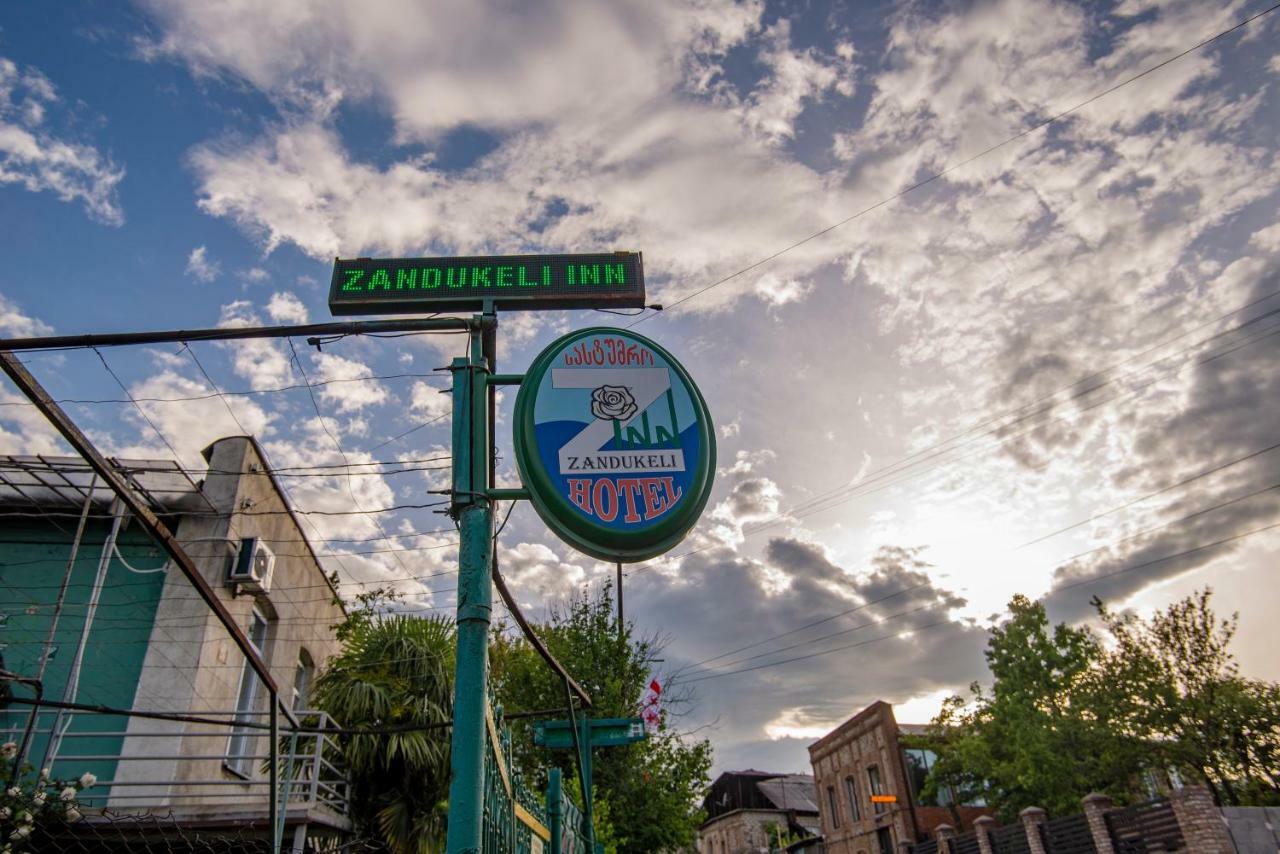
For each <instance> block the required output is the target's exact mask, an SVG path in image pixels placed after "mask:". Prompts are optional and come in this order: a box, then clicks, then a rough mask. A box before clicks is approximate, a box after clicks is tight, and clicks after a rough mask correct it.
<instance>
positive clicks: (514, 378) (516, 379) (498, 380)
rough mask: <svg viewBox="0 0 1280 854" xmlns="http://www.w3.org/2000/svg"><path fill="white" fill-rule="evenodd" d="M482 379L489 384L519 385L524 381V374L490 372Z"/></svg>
mask: <svg viewBox="0 0 1280 854" xmlns="http://www.w3.org/2000/svg"><path fill="white" fill-rule="evenodd" d="M484 381H485V382H486V383H488V384H489V385H520V383H522V382H524V374H490V375H489V376H487V377H485V378H484Z"/></svg>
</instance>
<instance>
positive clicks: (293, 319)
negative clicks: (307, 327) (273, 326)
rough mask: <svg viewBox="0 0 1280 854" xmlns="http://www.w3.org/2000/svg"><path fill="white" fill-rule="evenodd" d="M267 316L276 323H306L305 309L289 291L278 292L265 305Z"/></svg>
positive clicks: (300, 301)
mask: <svg viewBox="0 0 1280 854" xmlns="http://www.w3.org/2000/svg"><path fill="white" fill-rule="evenodd" d="M267 314H268V315H270V317H271V319H272V320H274V321H275V322H276V323H306V322H307V320H308V315H307V307H306V306H305V305H303V304H302V300H300V299H298V297H297V296H296V295H295V294H294V293H293V292H291V291H278V292H276V293H274V294H272V295H271V300H270V302H268V303H267Z"/></svg>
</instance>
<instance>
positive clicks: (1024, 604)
mask: <svg viewBox="0 0 1280 854" xmlns="http://www.w3.org/2000/svg"><path fill="white" fill-rule="evenodd" d="M1009 611H1010V619H1009V621H1008V622H1007V623H1005V624H1004V625H1002V626H999V627H997V628H995V629H993V630H992V632H991V637H990V638H989V639H988V641H987V653H986V657H987V664H988V666H989V667H990V668H991V675H992V677H993V678H994V681H993V684H992V688H991V691H990V693H986V692H984V691H983V690H982V688H981V687H980V686H979V685H977V684H976V683H975V684H974V685H973V686H972V687H971V689H970V690H971V691H972V697H971V698H970V699H969V700H968V701H966V700H964V699H961V698H959V697H955V698H952V699H951V700H950V701H948V702H947V703H946V704H944V706H943V709H942V712H941V713H940V714H939V716H938V718H936V719H935V721H934V735H935V737H936V739H937V741H938V743H939V747H940V756H939V761H938V768H937V771H936V772H934V773H933V774H931V780H930V781H929V785H930V786H931V787H932V788H933V790H935V791H936V788H937V786H938V785H940V784H942V783H947V784H952V785H957V784H958V785H959V787H960V788H961V790H962V791H963V790H964V789H966V788H972V787H973V786H974V782H973V781H977V780H981V781H984V782H985V788H986V793H985V794H986V797H987V799H988V802H990V803H992V804H993V805H996V806H997V807H998V808H999V810H1000V813H1001V819H1002V820H1004V821H1011V820H1013V819H1014V818H1015V817H1016V816H1017V813H1018V811H1019V810H1021V809H1023V808H1024V807H1027V806H1040V807H1043V808H1045V809H1047V810H1049V812H1050V813H1051V814H1057V815H1063V814H1067V813H1071V812H1077V811H1079V806H1080V798H1081V796H1083V795H1085V794H1087V793H1089V792H1091V791H1100V792H1107V793H1108V794H1110V795H1112V796H1113V797H1115V798H1117V799H1119V800H1123V799H1124V797H1125V795H1126V794H1127V792H1128V784H1129V779H1130V777H1131V776H1132V775H1133V774H1134V773H1135V772H1137V771H1138V770H1139V765H1138V756H1137V754H1136V751H1134V750H1133V749H1132V747H1131V746H1130V745H1128V744H1126V742H1125V741H1124V740H1123V739H1120V738H1118V737H1117V734H1116V733H1115V732H1114V731H1113V730H1112V729H1111V728H1110V726H1109V722H1108V719H1107V718H1108V716H1107V714H1106V713H1105V711H1104V710H1103V708H1102V706H1105V703H1103V704H1100V703H1099V699H1100V698H1099V696H1098V693H1099V689H1100V688H1101V687H1104V686H1101V685H1100V684H1099V681H1098V680H1097V679H1096V678H1094V677H1095V671H1096V669H1097V667H1098V665H1099V663H1100V660H1101V657H1102V648H1101V645H1100V644H1099V642H1098V640H1097V638H1096V637H1095V636H1094V634H1093V633H1092V632H1090V631H1089V630H1088V629H1082V628H1081V629H1077V628H1072V627H1070V626H1067V625H1062V624H1059V625H1058V626H1055V627H1052V628H1051V627H1050V626H1049V620H1048V617H1047V616H1046V615H1045V611H1044V606H1043V605H1041V604H1040V603H1038V602H1032V601H1030V600H1028V599H1027V598H1026V597H1023V596H1016V597H1014V599H1013V600H1012V601H1011V602H1010V603H1009ZM966 782H967V783H968V785H966ZM961 797H962V798H963V794H962V795H961Z"/></svg>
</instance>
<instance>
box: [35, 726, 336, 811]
mask: <svg viewBox="0 0 1280 854" xmlns="http://www.w3.org/2000/svg"><path fill="white" fill-rule="evenodd" d="M184 713H185V714H189V715H193V716H199V717H202V718H212V719H216V720H223V719H225V720H226V721H227V723H226V725H222V726H220V725H217V724H213V723H208V724H194V723H181V722H170V721H159V720H148V719H142V718H132V719H130V721H129V723H127V724H122V723H118V722H119V721H120V720H121V719H120V718H119V717H110V718H105V719H104V716H103V715H101V714H99V713H96V712H83V711H77V712H63V713H62V726H61V727H59V729H60V730H61V731H62V735H61V737H60V739H57V741H58V748H57V752H56V755H53V756H50V757H48V759H47V760H46V762H45V764H46V765H51V766H52V768H53V776H54V777H60V776H61V777H78V776H79V775H80V774H81V773H82V772H83V771H84V770H88V769H93V768H104V767H106V768H112V769H113V770H112V772H111V773H110V774H103V775H100V779H98V781H97V783H96V784H95V785H94V786H93V787H92V788H90V789H87V790H86V791H84V792H83V793H82V795H81V798H80V801H81V803H82V804H83V806H85V807H87V808H89V809H90V810H96V809H102V808H105V809H108V810H110V811H112V812H113V813H146V812H165V813H172V814H174V815H175V816H186V817H191V818H207V819H219V818H234V817H240V816H249V815H256V814H262V815H265V813H266V811H267V809H268V805H269V803H270V798H271V797H272V793H271V783H270V779H269V776H268V764H269V762H270V759H271V756H270V740H269V738H270V737H269V735H268V734H267V731H266V730H265V729H257V728H246V727H237V726H236V725H235V724H236V723H238V722H245V721H250V722H255V723H257V722H261V723H266V721H267V713H266V712H257V713H251V714H246V713H244V712H232V711H194V712H184ZM295 715H296V716H297V718H298V720H299V721H301V722H302V724H303V726H305V727H307V728H308V729H322V730H323V729H335V728H337V724H336V723H335V722H334V721H333V719H332V718H330V717H329V716H328V715H327V714H325V713H324V712H314V711H299V712H295ZM112 722H117V723H112ZM104 723H105V724H109V726H107V727H105V728H104V726H103V724H104ZM33 734H34V735H36V736H37V740H38V741H44V742H45V743H47V739H48V737H49V735H50V728H49V727H37V728H36V729H35V731H34V733H33ZM40 736H43V737H44V738H43V739H42V738H40ZM37 756H38V754H37ZM341 757H342V753H341V749H340V747H339V745H338V742H337V740H336V739H335V738H334V737H333V736H332V735H329V734H327V733H323V732H322V733H312V732H298V733H295V732H291V731H290V729H289V728H288V727H287V726H281V727H280V738H279V755H278V760H279V763H280V764H279V783H278V785H279V792H278V794H277V797H278V798H279V801H278V803H279V804H280V805H281V807H282V810H281V813H282V814H287V816H288V820H289V821H295V820H299V819H303V820H306V821H314V820H317V819H318V820H321V821H326V822H327V823H331V824H334V825H337V826H344V825H346V824H347V821H346V816H347V807H348V800H349V796H350V790H349V784H348V782H347V779H346V774H345V773H344V770H343V766H342V761H341ZM299 813H302V814H305V815H299ZM283 817H284V815H282V818H283Z"/></svg>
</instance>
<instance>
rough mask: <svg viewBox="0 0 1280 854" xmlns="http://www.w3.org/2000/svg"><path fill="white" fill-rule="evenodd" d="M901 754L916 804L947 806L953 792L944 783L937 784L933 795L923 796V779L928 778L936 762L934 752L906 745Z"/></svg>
mask: <svg viewBox="0 0 1280 854" xmlns="http://www.w3.org/2000/svg"><path fill="white" fill-rule="evenodd" d="M902 754H903V756H904V757H905V758H906V760H907V761H906V769H907V783H908V785H910V787H911V794H912V795H913V796H914V797H915V799H916V802H917V803H918V804H920V805H921V806H925V807H949V806H951V804H952V803H954V802H955V793H954V792H953V791H952V790H951V787H950V786H946V785H942V786H939V787H938V791H937V792H936V793H935V795H934V797H932V798H926V797H924V794H923V793H924V784H925V781H926V780H927V779H928V778H929V772H931V771H932V770H933V766H934V765H936V764H937V763H938V755H937V754H936V753H934V752H933V751H932V750H924V749H923V748H918V747H908V748H906V749H904V750H903V751H902Z"/></svg>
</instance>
